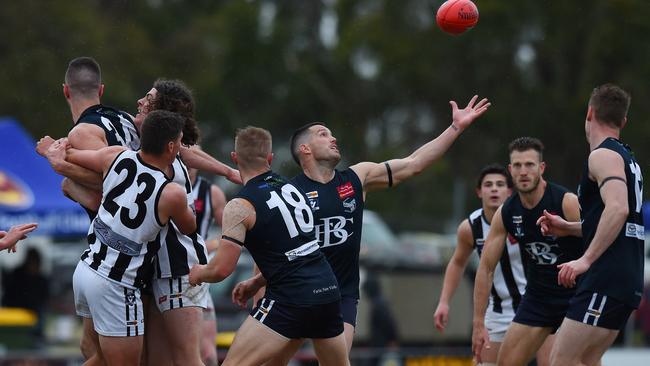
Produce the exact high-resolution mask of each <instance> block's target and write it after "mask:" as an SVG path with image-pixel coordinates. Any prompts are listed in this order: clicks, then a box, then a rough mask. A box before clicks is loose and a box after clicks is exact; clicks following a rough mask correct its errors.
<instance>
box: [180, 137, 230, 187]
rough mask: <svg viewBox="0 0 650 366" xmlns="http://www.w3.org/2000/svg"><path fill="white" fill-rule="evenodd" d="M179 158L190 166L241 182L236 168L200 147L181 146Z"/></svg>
mask: <svg viewBox="0 0 650 366" xmlns="http://www.w3.org/2000/svg"><path fill="white" fill-rule="evenodd" d="M181 158H182V159H183V162H184V163H185V165H187V166H188V167H190V168H194V169H198V170H202V171H205V172H210V173H214V174H217V175H222V176H224V177H226V179H228V180H229V181H231V182H233V183H236V184H242V180H241V176H240V175H239V171H238V170H237V169H233V168H231V167H229V166H228V165H226V164H224V163H222V162H220V161H219V160H217V159H215V158H213V157H212V156H210V154H208V153H206V152H205V151H203V150H201V149H198V148H190V147H186V146H182V147H181Z"/></svg>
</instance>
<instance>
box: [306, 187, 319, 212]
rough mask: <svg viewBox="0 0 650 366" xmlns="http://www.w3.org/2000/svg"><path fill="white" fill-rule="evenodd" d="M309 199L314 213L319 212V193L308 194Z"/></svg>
mask: <svg viewBox="0 0 650 366" xmlns="http://www.w3.org/2000/svg"><path fill="white" fill-rule="evenodd" d="M307 199H308V200H309V207H311V210H312V212H313V211H318V209H319V208H320V207H319V206H318V191H311V192H307Z"/></svg>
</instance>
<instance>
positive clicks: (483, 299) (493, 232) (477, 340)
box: [472, 206, 508, 363]
mask: <svg viewBox="0 0 650 366" xmlns="http://www.w3.org/2000/svg"><path fill="white" fill-rule="evenodd" d="M502 207H503V206H501V207H499V208H498V209H497V211H496V212H495V213H494V216H493V217H492V224H491V225H490V233H489V234H488V237H487V239H486V240H485V244H484V245H483V252H482V254H481V261H480V263H479V266H478V270H477V271H476V279H475V281H474V321H473V330H472V352H473V353H474V356H475V357H476V359H477V361H478V362H479V363H481V351H482V350H483V347H485V346H486V345H488V344H489V338H488V335H487V330H486V329H485V310H486V309H487V305H488V298H489V295H490V289H491V288H492V277H493V274H494V269H495V268H496V266H497V263H498V262H499V259H500V258H501V253H503V248H504V246H505V243H506V239H507V236H508V233H507V231H506V228H505V226H504V225H503V218H502V217H501V208H502Z"/></svg>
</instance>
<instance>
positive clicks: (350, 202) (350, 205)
mask: <svg viewBox="0 0 650 366" xmlns="http://www.w3.org/2000/svg"><path fill="white" fill-rule="evenodd" d="M356 209H357V200H356V199H354V198H346V199H345V201H343V211H345V212H347V213H353V212H354V210H356Z"/></svg>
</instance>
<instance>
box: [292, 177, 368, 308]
mask: <svg viewBox="0 0 650 366" xmlns="http://www.w3.org/2000/svg"><path fill="white" fill-rule="evenodd" d="M292 182H293V183H294V184H295V185H296V186H297V187H298V188H300V189H302V190H303V191H304V192H306V194H307V199H308V202H309V206H310V208H311V210H312V212H313V214H314V219H315V220H316V237H317V238H318V244H319V245H320V247H321V251H322V252H323V254H325V256H326V257H327V260H328V262H329V263H330V265H331V266H332V270H333V271H334V274H335V275H336V279H337V280H338V282H339V286H340V289H341V296H343V297H352V298H355V299H358V298H359V251H360V249H361V226H362V223H363V208H364V202H363V187H362V186H361V181H360V180H359V177H358V176H357V174H356V173H355V172H354V171H353V170H352V169H349V168H348V169H346V170H343V171H339V170H334V178H332V180H331V181H329V182H327V183H325V184H323V183H320V182H316V181H313V180H311V179H309V178H308V177H307V176H306V175H305V174H304V173H302V174H299V175H297V176H296V177H294V178H293V180H292Z"/></svg>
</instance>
